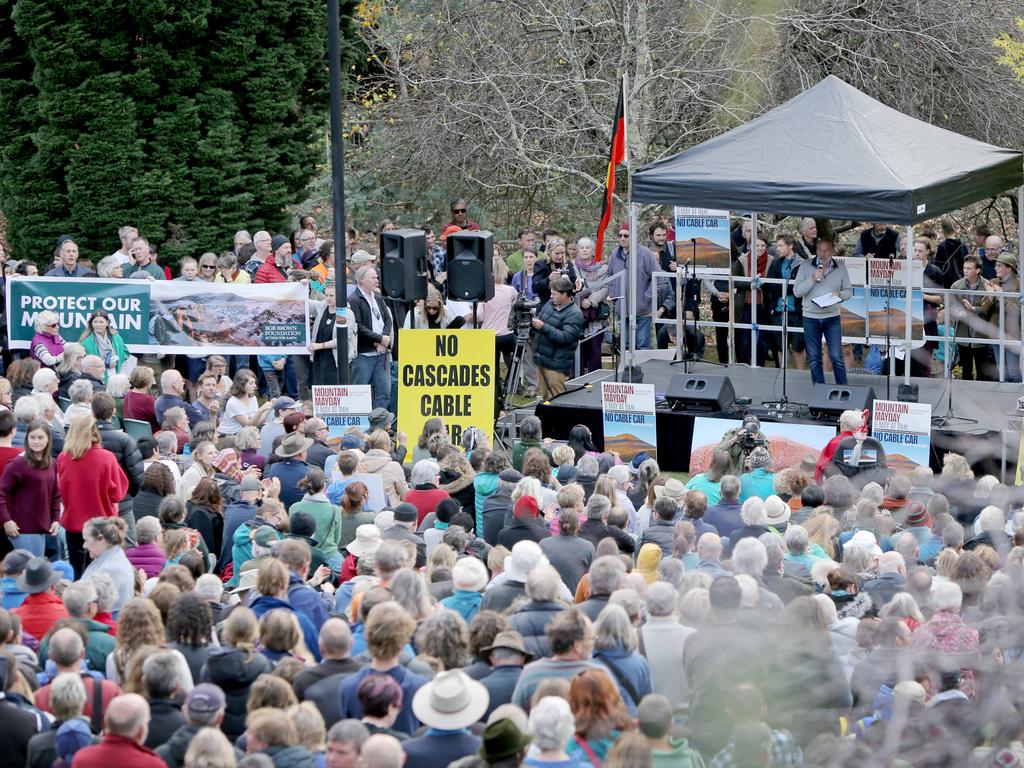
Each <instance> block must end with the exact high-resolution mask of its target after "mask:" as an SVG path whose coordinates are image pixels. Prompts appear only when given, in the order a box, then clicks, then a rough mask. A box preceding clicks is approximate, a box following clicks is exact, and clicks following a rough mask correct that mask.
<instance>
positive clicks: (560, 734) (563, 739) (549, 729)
mask: <svg viewBox="0 0 1024 768" xmlns="http://www.w3.org/2000/svg"><path fill="white" fill-rule="evenodd" d="M575 733H576V718H575V717H573V714H572V708H571V707H570V706H569V702H568V701H566V700H565V699H563V698H562V697H561V696H545V697H544V698H543V699H541V700H540V701H538V702H537V703H536V704H535V705H534V707H533V709H531V710H530V737H531V738H532V739H533V746H534V747H535V748H536V749H537V750H538V751H537V753H536V754H535V755H534V756H532V757H528V758H527V759H526V762H525V763H524V765H527V766H531V767H534V768H543V766H547V765H554V766H558V768H576V766H579V765H581V763H579V762H576V761H573V760H571V759H570V758H569V755H568V754H566V751H565V748H566V746H567V745H568V744H569V740H570V739H572V737H573V735H574V734H575Z"/></svg>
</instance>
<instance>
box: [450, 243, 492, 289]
mask: <svg viewBox="0 0 1024 768" xmlns="http://www.w3.org/2000/svg"><path fill="white" fill-rule="evenodd" d="M447 246H448V295H449V296H450V297H451V298H453V299H456V300H457V301H489V300H490V299H493V298H494V263H493V262H494V236H493V235H492V234H491V233H490V232H470V231H468V230H463V231H462V232H454V233H452V234H450V235H448V242H447Z"/></svg>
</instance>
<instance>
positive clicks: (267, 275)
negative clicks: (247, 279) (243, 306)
mask: <svg viewBox="0 0 1024 768" xmlns="http://www.w3.org/2000/svg"><path fill="white" fill-rule="evenodd" d="M287 280H288V279H287V278H286V277H285V276H284V273H282V272H281V268H280V267H278V266H277V264H276V263H275V262H274V260H273V259H267V260H266V261H265V262H263V266H261V267H260V268H259V269H257V270H256V277H255V278H254V279H253V282H254V283H284V282H287Z"/></svg>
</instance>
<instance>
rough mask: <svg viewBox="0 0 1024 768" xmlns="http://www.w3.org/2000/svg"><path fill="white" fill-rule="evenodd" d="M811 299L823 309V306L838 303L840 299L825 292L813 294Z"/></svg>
mask: <svg viewBox="0 0 1024 768" xmlns="http://www.w3.org/2000/svg"><path fill="white" fill-rule="evenodd" d="M811 301H813V302H814V303H815V304H817V305H818V306H819V307H821V308H822V309H824V308H825V307H831V306H832V305H833V304H838V303H839V302H841V301H842V299H840V298H839V297H838V296H836V295H834V294H831V293H826V294H825V295H824V296H815V297H814V298H813V299H811Z"/></svg>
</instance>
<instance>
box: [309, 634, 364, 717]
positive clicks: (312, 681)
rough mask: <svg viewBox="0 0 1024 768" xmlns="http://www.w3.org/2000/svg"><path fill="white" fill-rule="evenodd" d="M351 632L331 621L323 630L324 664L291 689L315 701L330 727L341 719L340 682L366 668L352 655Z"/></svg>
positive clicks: (321, 637)
mask: <svg viewBox="0 0 1024 768" xmlns="http://www.w3.org/2000/svg"><path fill="white" fill-rule="evenodd" d="M351 650H352V632H351V631H350V630H349V628H348V624H347V623H346V622H344V621H342V620H341V619H338V618H331V619H328V620H327V621H326V622H324V625H323V626H322V627H321V628H320V655H321V656H322V657H323V661H322V662H320V664H318V665H317V666H315V667H311V668H309V669H307V670H305V671H303V672H300V673H299V675H298V676H297V677H296V678H295V680H294V682H293V683H292V688H293V689H294V690H295V695H296V696H298V697H299V699H300V700H302V701H312V702H313V703H314V704H316V708H317V709H319V710H320V714H321V715H323V717H324V724H325V725H326V727H328V728H330V727H331V726H332V725H334V724H335V723H336V722H338V721H339V720H341V708H340V702H339V700H338V689H339V687H340V686H341V681H342V680H344V679H345V678H346V677H348V676H349V675H353V674H355V673H356V672H358V671H359V670H360V669H362V668H363V665H362V664H360V663H359V662H358V661H356V660H355V659H353V658H352V657H351V656H349V652H350V651H351Z"/></svg>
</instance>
